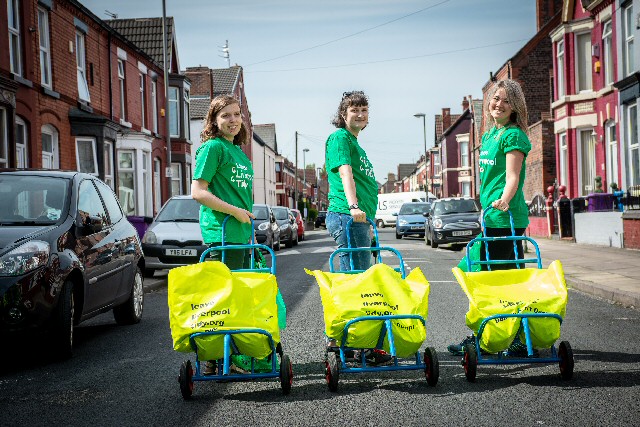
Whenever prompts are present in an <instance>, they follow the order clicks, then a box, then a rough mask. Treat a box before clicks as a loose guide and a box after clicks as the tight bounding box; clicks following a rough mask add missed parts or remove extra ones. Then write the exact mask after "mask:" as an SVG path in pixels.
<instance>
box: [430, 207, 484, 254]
mask: <svg viewBox="0 0 640 427" xmlns="http://www.w3.org/2000/svg"><path fill="white" fill-rule="evenodd" d="M480 212H481V208H480V203H478V201H477V200H474V199H470V198H468V197H451V198H446V199H438V200H436V201H434V202H432V203H431V209H430V210H429V212H427V213H426V214H425V216H426V217H427V219H426V220H425V235H424V240H425V242H426V243H427V244H431V247H432V248H437V247H438V245H441V244H446V243H462V244H466V243H468V242H469V241H470V240H471V239H473V238H474V237H475V236H477V235H478V234H479V233H480Z"/></svg>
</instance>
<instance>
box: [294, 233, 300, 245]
mask: <svg viewBox="0 0 640 427" xmlns="http://www.w3.org/2000/svg"><path fill="white" fill-rule="evenodd" d="M299 241H300V238H299V237H298V233H297V232H296V238H295V239H294V240H293V246H298V243H299Z"/></svg>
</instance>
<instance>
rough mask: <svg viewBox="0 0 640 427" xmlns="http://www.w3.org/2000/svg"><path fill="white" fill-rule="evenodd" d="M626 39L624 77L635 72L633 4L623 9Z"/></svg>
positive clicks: (623, 48)
mask: <svg viewBox="0 0 640 427" xmlns="http://www.w3.org/2000/svg"><path fill="white" fill-rule="evenodd" d="M622 22H623V25H624V37H623V39H622V55H623V56H624V77H626V76H628V75H631V74H632V73H633V72H634V71H635V70H634V61H633V55H634V52H633V28H634V25H633V4H632V3H630V4H629V6H627V7H625V8H623V9H622Z"/></svg>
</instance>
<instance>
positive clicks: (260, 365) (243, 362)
mask: <svg viewBox="0 0 640 427" xmlns="http://www.w3.org/2000/svg"><path fill="white" fill-rule="evenodd" d="M277 369H280V361H279V360H278V359H276V370H277ZM231 370H233V371H234V372H237V373H241V374H248V373H251V357H250V356H246V355H244V354H232V355H231ZM253 371H254V372H255V373H265V372H271V360H270V359H269V357H266V358H264V359H256V360H255V361H254V363H253Z"/></svg>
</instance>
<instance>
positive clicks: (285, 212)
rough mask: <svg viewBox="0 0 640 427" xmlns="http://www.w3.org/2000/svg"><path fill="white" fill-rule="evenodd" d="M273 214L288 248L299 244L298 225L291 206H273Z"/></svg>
mask: <svg viewBox="0 0 640 427" xmlns="http://www.w3.org/2000/svg"><path fill="white" fill-rule="evenodd" d="M271 210H272V211H273V215H275V217H276V222H277V223H278V226H279V227H280V238H281V239H282V240H284V245H285V246H286V247H287V248H290V247H292V246H293V245H297V244H298V226H297V224H296V221H295V219H294V218H293V214H292V213H291V211H289V208H285V207H283V206H273V207H272V208H271Z"/></svg>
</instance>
